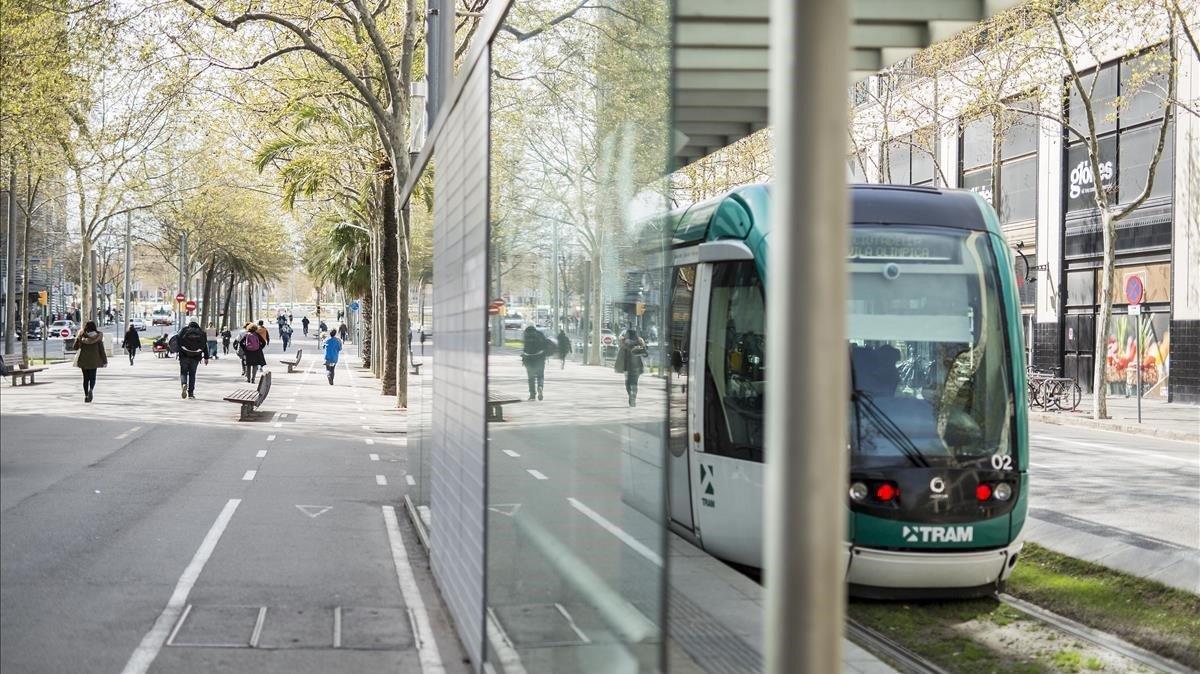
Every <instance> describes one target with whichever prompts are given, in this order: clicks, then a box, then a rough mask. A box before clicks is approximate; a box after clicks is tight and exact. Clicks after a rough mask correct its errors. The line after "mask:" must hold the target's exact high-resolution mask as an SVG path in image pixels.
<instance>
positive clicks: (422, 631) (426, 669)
mask: <svg viewBox="0 0 1200 674" xmlns="http://www.w3.org/2000/svg"><path fill="white" fill-rule="evenodd" d="M382 507H383V521H384V524H386V525H387V532H388V542H389V543H391V547H392V563H394V564H395V565H396V580H397V581H398V582H399V584H400V594H401V595H402V596H403V597H404V603H405V604H407V605H408V609H409V611H411V612H412V616H413V623H414V624H413V631H414V632H416V637H417V653H418V655H419V656H420V660H421V672H422V674H441V673H442V672H444V671H445V670H444V669H443V667H442V656H441V654H440V653H439V652H438V647H437V641H436V639H435V638H434V636H433V628H432V627H431V626H430V623H429V614H428V613H427V612H426V611H425V600H424V599H422V598H421V588H419V587H418V586H417V579H416V576H414V575H413V571H412V567H411V566H409V564H408V551H406V550H405V549H404V539H403V538H402V537H401V536H400V524H399V523H398V522H397V521H396V509H395V508H393V507H392V506H382Z"/></svg>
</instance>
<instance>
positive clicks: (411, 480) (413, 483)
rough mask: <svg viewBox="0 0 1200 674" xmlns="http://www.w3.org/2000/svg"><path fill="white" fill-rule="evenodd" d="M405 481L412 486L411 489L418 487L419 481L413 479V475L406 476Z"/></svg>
mask: <svg viewBox="0 0 1200 674" xmlns="http://www.w3.org/2000/svg"><path fill="white" fill-rule="evenodd" d="M404 481H405V482H407V483H408V486H410V487H415V486H417V481H416V480H414V479H413V476H412V475H405V476H404Z"/></svg>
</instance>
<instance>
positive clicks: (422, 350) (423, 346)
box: [421, 325, 542, 356]
mask: <svg viewBox="0 0 1200 674" xmlns="http://www.w3.org/2000/svg"><path fill="white" fill-rule="evenodd" d="M529 327H531V328H532V327H533V326H532V325H531V326H529ZM534 332H537V330H536V329H535V330H534ZM538 334H539V335H540V334H542V333H540V332H538ZM421 355H422V356H424V355H425V326H424V325H422V326H421Z"/></svg>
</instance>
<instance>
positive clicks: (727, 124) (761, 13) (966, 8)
mask: <svg viewBox="0 0 1200 674" xmlns="http://www.w3.org/2000/svg"><path fill="white" fill-rule="evenodd" d="M796 1H805V0H796ZM808 1H816V2H832V1H836V0H808ZM842 1H845V2H851V3H852V5H851V6H852V14H851V15H852V16H853V25H852V26H851V28H850V36H849V43H850V44H849V46H850V48H851V49H852V53H851V57H850V64H851V65H850V68H851V73H850V76H851V77H850V79H849V80H847V86H849V84H850V82H851V81H853V80H857V79H860V78H862V77H866V76H868V75H871V74H874V73H875V72H878V71H879V70H882V69H884V68H887V67H888V66H891V65H893V64H895V63H897V62H899V61H902V60H903V59H905V58H907V57H909V56H911V55H912V54H913V53H915V52H917V51H919V50H921V49H924V48H925V47H927V46H929V45H930V44H933V43H935V42H938V41H940V40H944V39H946V38H948V37H950V36H952V35H954V34H956V33H958V32H960V31H962V30H964V29H966V28H968V27H970V26H971V25H973V24H975V23H977V22H979V21H981V20H982V19H984V18H987V17H989V16H991V15H993V14H995V13H996V12H999V11H1001V10H1004V9H1007V8H1008V7H1011V6H1012V5H1015V4H1017V2H1018V1H1019V0H842ZM769 8H770V0H678V1H677V3H676V13H675V21H676V23H675V29H676V33H675V46H674V50H675V85H674V86H675V91H674V94H675V106H674V107H675V129H676V130H677V133H676V153H675V155H676V156H675V159H676V165H677V166H685V165H687V164H690V163H691V162H694V161H696V160H697V159H699V158H700V157H703V156H705V155H708V154H711V153H713V152H715V151H717V150H719V149H721V148H722V147H725V146H726V145H729V144H731V143H733V142H736V141H737V140H739V139H741V138H744V137H746V136H748V135H750V134H751V133H754V132H755V131H758V130H759V129H762V128H764V127H766V126H767V119H768V118H767V45H768V32H769V31H768V25H767V16H768V10H769Z"/></svg>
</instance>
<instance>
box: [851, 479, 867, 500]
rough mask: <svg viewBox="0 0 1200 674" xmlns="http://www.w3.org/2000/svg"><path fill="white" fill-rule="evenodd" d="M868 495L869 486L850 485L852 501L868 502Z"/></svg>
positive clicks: (858, 483)
mask: <svg viewBox="0 0 1200 674" xmlns="http://www.w3.org/2000/svg"><path fill="white" fill-rule="evenodd" d="M868 493H869V491H868V490H867V485H865V484H863V483H862V482H855V483H854V484H852V485H850V498H851V500H854V501H863V500H866V498H867V494H868Z"/></svg>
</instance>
